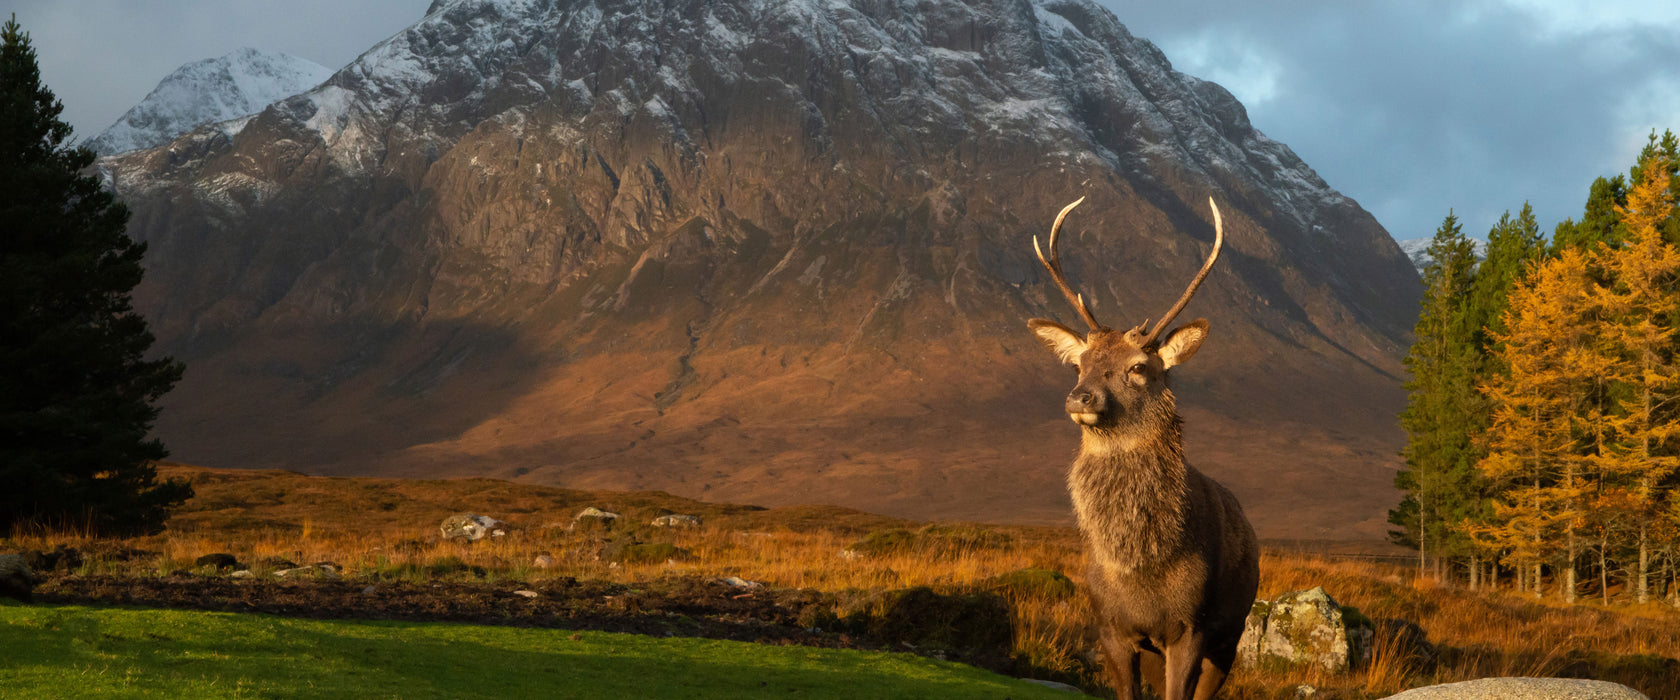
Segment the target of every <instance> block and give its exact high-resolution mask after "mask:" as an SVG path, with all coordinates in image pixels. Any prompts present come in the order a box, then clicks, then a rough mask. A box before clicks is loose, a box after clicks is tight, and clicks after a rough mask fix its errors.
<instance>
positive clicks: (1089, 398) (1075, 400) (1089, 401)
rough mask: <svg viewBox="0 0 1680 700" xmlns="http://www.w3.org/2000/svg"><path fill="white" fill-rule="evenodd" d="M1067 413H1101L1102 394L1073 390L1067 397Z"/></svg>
mask: <svg viewBox="0 0 1680 700" xmlns="http://www.w3.org/2000/svg"><path fill="white" fill-rule="evenodd" d="M1066 408H1067V412H1068V413H1101V412H1102V409H1103V399H1102V394H1101V393H1098V392H1094V391H1087V390H1084V389H1075V390H1074V391H1073V393H1071V394H1068V396H1067V405H1066Z"/></svg>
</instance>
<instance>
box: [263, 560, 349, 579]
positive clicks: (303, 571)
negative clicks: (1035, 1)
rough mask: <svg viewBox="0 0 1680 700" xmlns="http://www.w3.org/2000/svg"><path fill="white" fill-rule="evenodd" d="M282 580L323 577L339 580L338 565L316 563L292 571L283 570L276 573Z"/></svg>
mask: <svg viewBox="0 0 1680 700" xmlns="http://www.w3.org/2000/svg"><path fill="white" fill-rule="evenodd" d="M274 575H275V576H278V577H280V578H303V577H306V576H307V577H323V578H338V565H337V564H334V563H332V562H330V561H322V562H316V563H314V564H309V565H306V566H299V567H296V568H292V569H281V570H279V571H276V572H274Z"/></svg>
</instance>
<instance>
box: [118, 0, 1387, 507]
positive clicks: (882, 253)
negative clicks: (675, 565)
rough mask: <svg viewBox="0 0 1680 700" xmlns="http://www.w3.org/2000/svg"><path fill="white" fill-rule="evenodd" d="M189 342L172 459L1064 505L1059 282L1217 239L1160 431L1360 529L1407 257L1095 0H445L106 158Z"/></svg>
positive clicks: (1121, 317)
mask: <svg viewBox="0 0 1680 700" xmlns="http://www.w3.org/2000/svg"><path fill="white" fill-rule="evenodd" d="M102 166H103V167H104V168H105V170H106V172H107V173H108V175H109V176H110V180H111V182H112V186H113V187H114V188H115V189H116V190H117V191H118V192H119V193H120V194H121V195H122V196H123V197H124V198H125V200H126V201H128V202H129V203H130V206H131V207H132V208H133V210H134V212H135V219H134V223H133V224H132V225H131V228H130V230H131V232H132V233H134V234H135V235H136V236H138V237H139V238H141V239H143V240H146V241H148V242H149V243H150V244H151V246H152V247H151V254H152V257H151V258H150V265H151V272H150V275H149V277H148V279H147V283H146V286H145V287H144V288H143V290H142V295H141V296H142V298H141V302H142V306H143V308H144V309H145V310H146V311H147V312H148V313H149V314H150V316H151V318H152V319H153V322H154V325H155V328H156V329H157V331H158V334H159V336H160V339H161V341H162V345H163V347H164V348H166V349H167V350H168V351H170V352H173V353H176V354H177V355H179V356H180V357H182V358H183V359H185V360H186V361H187V362H188V364H189V372H188V375H187V379H186V380H185V381H184V382H183V384H182V385H181V387H180V388H179V389H177V391H176V392H175V393H173V394H172V395H171V396H170V398H169V402H168V408H167V411H166V413H165V415H164V418H163V420H162V422H161V423H160V426H159V430H160V432H161V433H162V434H163V436H164V438H165V439H166V441H167V442H168V443H169V444H170V445H171V446H172V447H173V448H174V450H175V453H176V455H177V456H178V457H179V458H182V459H186V460H190V461H194V462H199V463H207V464H214V465H226V466H248V467H286V468H292V469H299V470H304V471H309V472H315V473H329V474H380V475H408V476H422V475H424V476H440V475H488V476H499V477H509V478H517V479H520V480H524V481H531V482H539V483H546V484H558V485H565V486H569V487H576V488H617V489H626V488H636V489H645V488H658V489H664V490H668V491H671V492H673V493H678V494H682V495H690V496H696V497H704V498H706V499H708V500H728V501H748V502H756V503H762V504H766V505H779V504H788V503H814V502H820V503H833V504H839V505H846V506H852V507H858V508H864V509H868V510H873V511H877V512H884V513H890V514H895V515H906V516H915V517H924V518H926V517H933V518H942V517H950V518H966V519H973V520H984V521H1016V522H1065V521H1066V520H1068V518H1069V514H1068V510H1067V505H1066V500H1065V499H1066V497H1065V495H1064V490H1063V486H1062V484H1061V478H1062V471H1063V469H1064V466H1065V464H1066V462H1067V459H1068V457H1069V456H1070V455H1071V453H1072V450H1073V447H1074V443H1075V440H1076V437H1075V436H1076V431H1075V429H1074V428H1073V426H1071V425H1069V424H1067V423H1066V421H1065V418H1063V416H1062V412H1061V409H1060V402H1061V396H1062V394H1063V393H1064V392H1065V391H1066V389H1067V388H1068V387H1069V386H1070V385H1071V382H1070V377H1069V373H1068V372H1067V371H1066V370H1064V369H1061V368H1058V367H1056V366H1055V365H1054V362H1053V361H1052V360H1051V358H1050V357H1049V355H1048V353H1047V352H1045V351H1044V350H1043V349H1042V348H1040V347H1039V346H1038V345H1037V343H1036V341H1034V340H1033V339H1032V338H1031V337H1030V336H1029V335H1028V334H1027V333H1026V332H1025V328H1024V321H1025V319H1026V318H1028V317H1031V316H1043V315H1051V316H1053V317H1064V318H1065V317H1067V316H1068V313H1067V310H1066V309H1064V308H1063V306H1064V305H1063V304H1062V303H1061V302H1060V300H1059V296H1057V295H1056V293H1055V292H1054V289H1053V287H1050V286H1047V284H1046V280H1045V278H1044V276H1043V275H1042V273H1041V271H1040V269H1039V268H1038V267H1037V263H1036V262H1035V261H1034V260H1033V259H1032V254H1031V251H1030V236H1031V234H1034V233H1042V232H1043V231H1044V230H1045V229H1046V227H1047V225H1048V223H1049V220H1050V217H1051V216H1052V215H1053V214H1054V212H1055V211H1056V210H1057V209H1058V208H1060V206H1061V205H1062V204H1064V203H1066V202H1067V201H1069V200H1071V199H1073V198H1075V197H1078V196H1081V195H1086V196H1088V197H1089V199H1088V201H1087V203H1086V205H1085V206H1084V207H1082V208H1081V209H1080V210H1079V212H1078V213H1077V214H1075V216H1074V218H1073V220H1071V221H1070V225H1069V231H1068V237H1069V240H1068V242H1067V244H1066V248H1067V253H1066V256H1067V258H1068V266H1069V269H1070V274H1071V276H1072V277H1073V279H1074V280H1075V282H1076V283H1077V284H1079V285H1080V286H1081V288H1082V289H1084V290H1085V292H1086V294H1087V296H1088V297H1089V298H1091V299H1092V300H1093V301H1094V303H1095V305H1096V308H1097V313H1098V314H1099V317H1101V318H1103V319H1104V320H1105V321H1106V322H1108V323H1110V324H1113V325H1122V324H1126V323H1136V322H1138V321H1141V320H1142V319H1143V317H1146V316H1153V315H1158V314H1160V313H1161V312H1162V310H1164V309H1165V307H1166V306H1167V304H1168V303H1170V301H1171V300H1172V299H1173V298H1175V297H1176V296H1177V295H1178V293H1179V291H1180V290H1181V289H1182V288H1183V285H1184V283H1185V282H1186V281H1187V280H1188V278H1189V276H1190V274H1191V273H1192V272H1193V271H1194V269H1195V267H1196V266H1197V265H1198V264H1199V262H1200V259H1201V258H1202V257H1203V256H1204V255H1205V254H1206V251H1207V247H1208V245H1210V244H1211V240H1212V228H1211V225H1210V223H1209V222H1208V220H1207V216H1208V214H1207V212H1206V205H1205V202H1206V200H1207V197H1208V196H1209V195H1212V196H1214V197H1215V198H1216V199H1218V200H1219V202H1220V204H1221V207H1222V209H1223V210H1224V211H1225V214H1226V227H1227V243H1226V252H1225V253H1224V255H1223V257H1222V262H1221V263H1220V267H1219V269H1218V270H1217V271H1216V273H1215V274H1214V276H1213V277H1212V278H1211V279H1210V281H1209V282H1208V284H1207V285H1205V286H1204V287H1203V291H1202V292H1201V293H1200V294H1199V296H1198V297H1197V299H1196V301H1195V302H1194V303H1193V304H1192V306H1191V307H1190V309H1189V310H1188V311H1187V312H1186V316H1185V317H1186V318H1193V317H1195V316H1206V317H1208V318H1209V319H1210V320H1211V321H1212V322H1213V327H1214V334H1213V336H1212V339H1211V340H1210V341H1209V342H1208V344H1207V345H1206V346H1205V347H1204V349H1203V351H1202V353H1201V354H1200V355H1198V356H1197V358H1196V360H1195V362H1193V363H1192V364H1190V365H1188V366H1186V367H1184V368H1183V369H1182V370H1180V371H1179V375H1180V376H1179V377H1178V378H1177V381H1178V390H1179V393H1180V405H1181V406H1183V407H1184V408H1185V412H1186V416H1187V420H1188V422H1189V429H1188V437H1187V441H1188V451H1189V453H1190V456H1191V458H1192V460H1193V461H1195V462H1196V463H1197V464H1198V465H1199V466H1201V467H1202V468H1204V469H1205V470H1206V471H1208V472H1209V473H1211V474H1213V475H1215V476H1216V477H1218V478H1220V479H1221V480H1223V481H1225V482H1226V483H1228V484H1230V485H1231V486H1232V487H1233V488H1234V489H1235V490H1236V491H1237V493H1238V494H1239V496H1241V497H1242V498H1243V499H1244V501H1245V503H1247V504H1248V506H1249V509H1250V510H1251V511H1252V512H1253V515H1254V519H1255V521H1256V524H1257V526H1258V527H1259V528H1260V530H1261V532H1262V534H1263V535H1265V536H1271V537H1321V536H1327V535H1336V536H1371V537H1374V536H1379V535H1380V533H1381V530H1382V528H1381V526H1380V522H1381V520H1382V514H1383V511H1384V510H1385V509H1386V508H1387V507H1388V506H1389V505H1391V503H1392V502H1393V501H1394V499H1395V494H1394V493H1393V491H1392V487H1391V486H1390V481H1391V479H1392V469H1393V467H1394V466H1395V461H1394V458H1393V457H1392V455H1393V453H1394V452H1395V450H1396V449H1397V447H1398V440H1397V438H1398V431H1397V429H1396V427H1395V425H1394V420H1393V416H1394V413H1395V411H1397V410H1398V409H1399V407H1400V405H1401V401H1402V398H1403V397H1402V395H1401V393H1400V390H1399V380H1398V376H1399V373H1400V367H1399V363H1398V360H1397V358H1398V357H1399V355H1400V353H1401V350H1402V348H1403V346H1404V344H1405V342H1406V341H1405V334H1406V330H1407V328H1408V327H1409V325H1410V318H1411V316H1412V314H1413V312H1414V311H1415V298H1416V294H1417V291H1418V290H1417V287H1418V283H1417V279H1416V275H1415V273H1414V272H1413V271H1412V269H1411V268H1410V266H1409V263H1408V262H1407V261H1406V259H1405V258H1404V256H1403V255H1402V254H1401V253H1400V251H1399V249H1398V248H1397V247H1396V246H1395V245H1394V243H1393V242H1392V240H1390V239H1389V238H1388V236H1387V235H1386V233H1384V232H1383V231H1382V229H1381V227H1380V226H1379V225H1378V224H1377V223H1376V222H1375V221H1374V220H1373V219H1371V217H1370V216H1369V215H1368V214H1366V213H1365V212H1364V211H1363V210H1362V209H1360V208H1359V206H1358V205H1357V204H1355V203H1354V202H1353V201H1352V200H1349V199H1347V198H1345V197H1342V196H1341V195H1339V194H1337V193H1335V191H1334V190H1331V189H1330V188H1329V187H1328V186H1327V185H1325V184H1324V183H1323V182H1322V180H1319V179H1318V177H1317V176H1316V175H1314V174H1313V173H1312V171H1311V170H1310V169H1309V168H1307V167H1306V166H1305V165H1304V164H1302V163H1301V162H1300V161H1299V159H1297V158H1295V156H1294V155H1293V154H1292V153H1290V152H1289V151H1288V149H1287V148H1286V147H1284V146H1282V145H1281V144H1278V143H1276V142H1274V141H1271V140H1270V139H1267V138H1266V137H1265V136H1264V135H1263V134H1260V133H1259V132H1257V131H1255V130H1254V129H1253V128H1252V127H1251V126H1250V125H1249V124H1248V122H1247V118H1246V115H1245V114H1244V112H1243V110H1242V107H1241V105H1240V104H1237V103H1236V101H1235V100H1234V99H1232V98H1231V96H1230V95H1229V94H1228V93H1226V92H1225V91H1224V90H1222V89H1220V88H1218V87H1217V86H1214V85H1212V84H1210V83H1205V82H1202V81H1199V80H1196V79H1195V78H1191V77H1189V76H1185V75H1182V74H1179V73H1176V72H1173V71H1172V70H1171V67H1170V65H1168V64H1167V63H1166V61H1165V59H1164V58H1163V57H1161V55H1160V54H1159V52H1158V51H1156V50H1155V49H1154V47H1153V46H1151V45H1149V44H1148V42H1145V41H1142V40H1138V39H1135V38H1133V37H1131V36H1130V35H1129V34H1127V33H1126V31H1125V29H1124V28H1123V27H1121V26H1120V24H1119V23H1118V22H1116V21H1115V20H1114V18H1113V17H1112V16H1111V15H1108V14H1107V12H1106V11H1104V10H1102V9H1101V8H1100V7H1098V6H1096V5H1095V4H1092V3H1089V2H1078V1H1064V0H1054V1H1050V2H1044V1H1039V2H1007V1H1004V0H974V1H973V2H970V3H963V2H956V1H955V0H942V1H940V2H933V3H903V4H895V3H869V2H861V0H860V1H859V2H856V3H825V4H820V5H819V4H810V3H804V2H790V3H780V4H776V3H769V4H763V3H754V2H744V1H743V2H698V0H695V1H693V2H686V3H683V2H679V3H673V4H668V5H666V6H662V7H661V8H653V7H650V6H646V5H645V4H640V3H629V2H623V3H606V4H601V3H588V4H577V3H567V2H540V1H534V2H529V3H512V4H500V3H494V2H477V1H473V0H458V1H456V2H452V3H438V4H437V5H435V6H434V8H433V11H432V12H431V13H430V14H428V16H427V17H426V18H425V19H424V20H422V21H421V22H420V23H418V24H416V25H415V26H414V27H412V28H410V29H409V30H407V31H405V32H403V33H401V34H398V35H397V36H395V37H393V38H392V39H391V40H388V41H387V42H385V43H383V44H381V45H379V46H376V47H375V48H374V49H372V50H370V51H369V52H368V53H367V54H365V55H364V56H363V57H362V58H360V59H358V61H357V62H355V63H352V64H351V65H350V66H347V67H346V68H344V69H343V70H341V71H340V72H339V73H338V74H337V75H335V76H334V77H333V78H332V79H331V80H329V81H328V82H327V83H326V84H325V85H323V86H321V87H319V88H317V89H315V90H313V91H311V92H309V93H305V94H303V95H300V96H297V97H294V98H291V99H289V100H287V101H284V102H281V103H278V104H276V105H274V106H272V107H270V108H269V109H268V110H266V111H264V112H263V113H261V114H260V115H257V116H256V117H254V118H253V119H251V120H250V121H249V122H248V123H240V124H238V125H222V126H219V127H215V128H206V129H201V130H199V131H197V132H194V133H192V134H189V135H186V136H184V137H182V138H181V139H179V140H177V141H176V142H175V143H174V144H171V145H170V146H169V147H166V148H160V149H155V150H151V151H142V152H137V153H133V154H127V155H124V156H120V157H116V158H112V159H107V160H105V161H102Z"/></svg>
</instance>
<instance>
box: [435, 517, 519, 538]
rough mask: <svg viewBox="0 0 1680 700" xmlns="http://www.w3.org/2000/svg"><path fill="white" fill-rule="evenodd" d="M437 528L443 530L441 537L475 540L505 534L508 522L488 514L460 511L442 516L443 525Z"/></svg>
mask: <svg viewBox="0 0 1680 700" xmlns="http://www.w3.org/2000/svg"><path fill="white" fill-rule="evenodd" d="M438 529H439V530H441V531H442V532H443V539H446V540H455V541H460V542H477V541H479V540H482V539H484V538H486V537H501V536H503V535H506V534H507V531H508V524H507V523H504V522H502V521H500V520H497V519H495V518H492V517H490V516H488V515H473V514H472V513H462V514H460V515H451V516H449V517H447V518H444V519H443V525H441V526H440V527H439V528H438Z"/></svg>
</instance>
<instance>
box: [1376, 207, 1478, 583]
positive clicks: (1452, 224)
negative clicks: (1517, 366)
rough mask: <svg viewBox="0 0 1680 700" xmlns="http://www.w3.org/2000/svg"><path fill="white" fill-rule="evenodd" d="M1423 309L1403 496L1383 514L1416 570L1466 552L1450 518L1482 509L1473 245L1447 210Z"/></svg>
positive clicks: (1410, 385)
mask: <svg viewBox="0 0 1680 700" xmlns="http://www.w3.org/2000/svg"><path fill="white" fill-rule="evenodd" d="M1427 255H1428V256H1429V257H1428V262H1427V263H1426V264H1425V266H1424V283H1425V284H1426V285H1427V288H1426V290H1425V292H1424V298H1423V302H1422V309H1421V313H1420V314H1419V316H1418V322H1417V326H1416V328H1415V329H1414V334H1415V335H1414V338H1415V339H1414V342H1413V345H1412V348H1411V351H1410V352H1409V353H1408V354H1407V356H1406V359H1405V363H1406V368H1407V370H1408V371H1409V372H1410V373H1411V375H1412V377H1411V380H1410V381H1408V382H1407V383H1406V389H1407V391H1408V392H1410V396H1409V397H1408V400H1407V404H1406V409H1405V411H1403V412H1402V413H1401V414H1400V423H1401V426H1402V427H1403V428H1405V430H1406V434H1407V443H1406V448H1405V450H1404V452H1402V455H1403V456H1404V457H1405V458H1406V468H1405V469H1404V470H1402V471H1401V472H1400V473H1399V474H1398V475H1396V477H1395V484H1396V485H1397V486H1399V487H1400V489H1401V490H1402V491H1404V492H1405V493H1406V495H1405V497H1404V499H1403V500H1402V501H1401V502H1400V505H1399V506H1398V507H1396V508H1395V509H1394V510H1392V511H1390V512H1389V522H1391V523H1393V524H1395V525H1398V526H1399V527H1400V528H1401V529H1400V530H1395V531H1391V532H1390V537H1391V539H1393V540H1394V541H1395V542H1397V543H1400V544H1403V545H1407V546H1411V547H1416V548H1417V549H1418V562H1419V566H1420V567H1422V566H1424V564H1425V563H1426V561H1427V558H1428V557H1429V556H1431V555H1433V556H1436V557H1442V556H1455V555H1461V554H1467V553H1468V552H1467V551H1466V550H1465V546H1466V545H1468V541H1466V540H1463V539H1462V538H1461V537H1460V536H1459V534H1458V529H1457V528H1455V523H1458V522H1460V521H1462V520H1464V519H1465V518H1468V517H1471V516H1472V515H1474V511H1475V510H1476V509H1478V508H1479V507H1480V494H1479V493H1478V491H1479V489H1478V487H1477V486H1476V483H1477V481H1478V478H1477V475H1476V473H1475V469H1474V467H1475V463H1476V458H1477V448H1476V446H1475V444H1474V441H1473V438H1472V436H1473V435H1474V434H1475V432H1476V431H1477V430H1478V425H1479V424H1480V423H1481V421H1482V418H1481V416H1482V414H1483V413H1484V410H1483V401H1482V398H1481V396H1480V395H1478V394H1477V393H1476V390H1475V384H1476V377H1477V373H1478V371H1479V367H1480V360H1481V350H1480V348H1479V346H1478V342H1477V340H1476V332H1477V330H1478V326H1477V325H1476V324H1475V321H1474V318H1473V313H1472V310H1471V309H1470V307H1469V299H1470V298H1471V290H1472V289H1473V288H1474V285H1475V279H1476V278H1475V269H1476V253H1475V246H1474V244H1473V243H1472V242H1471V241H1470V239H1468V238H1466V237H1465V236H1464V231H1463V228H1462V227H1461V226H1460V225H1459V223H1458V217H1456V216H1454V215H1453V214H1451V213H1448V214H1447V217H1446V219H1445V220H1443V221H1442V223H1441V227H1440V228H1439V229H1437V230H1436V232H1435V236H1434V239H1433V240H1432V241H1431V242H1430V246H1429V248H1428V251H1427Z"/></svg>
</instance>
